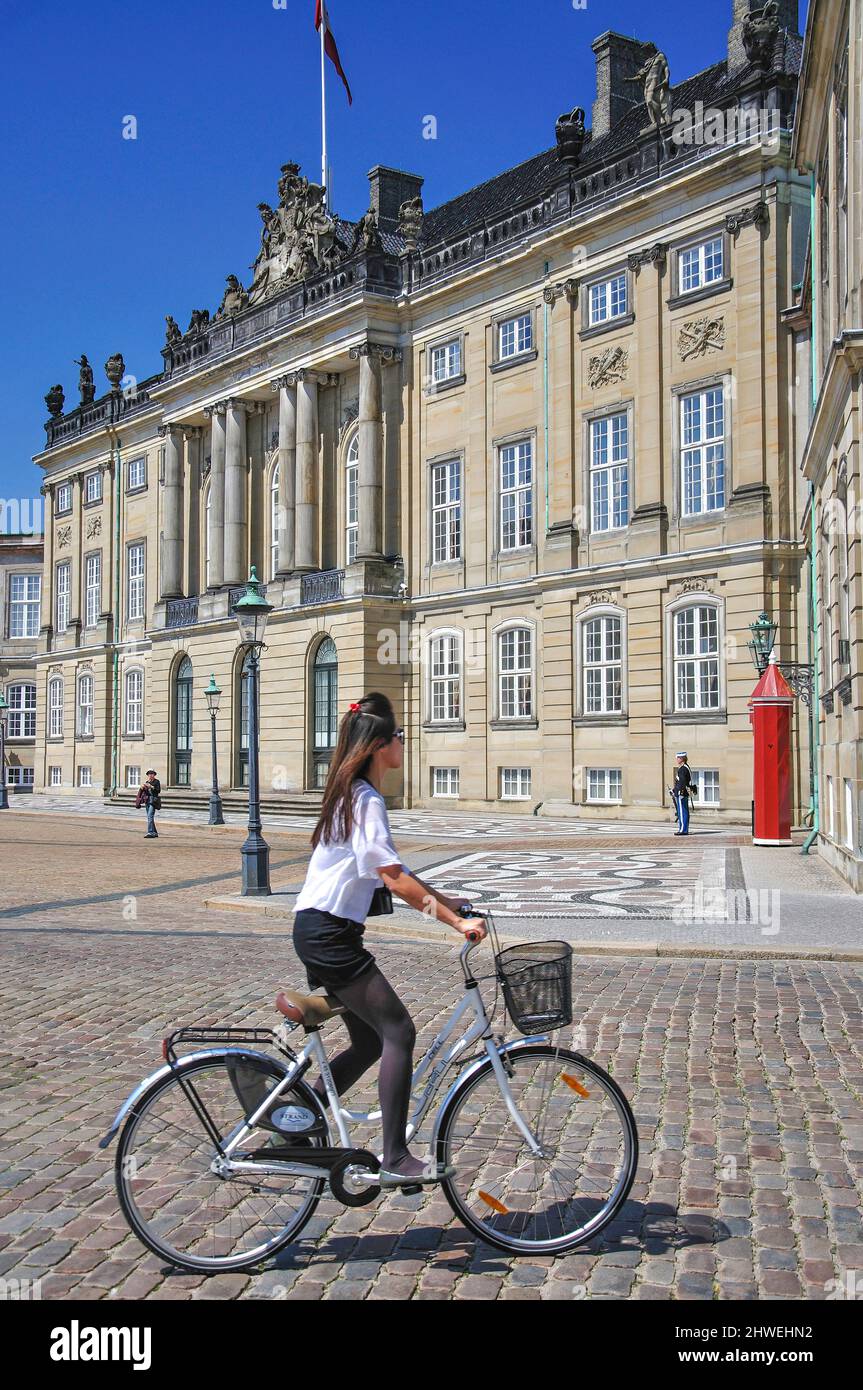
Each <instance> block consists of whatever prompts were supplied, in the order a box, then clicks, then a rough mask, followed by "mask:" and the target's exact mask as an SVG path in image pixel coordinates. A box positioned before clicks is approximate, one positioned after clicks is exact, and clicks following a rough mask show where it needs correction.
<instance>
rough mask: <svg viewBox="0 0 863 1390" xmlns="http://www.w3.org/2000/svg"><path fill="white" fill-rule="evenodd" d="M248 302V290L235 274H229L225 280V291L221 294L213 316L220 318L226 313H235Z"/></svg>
mask: <svg viewBox="0 0 863 1390" xmlns="http://www.w3.org/2000/svg"><path fill="white" fill-rule="evenodd" d="M248 302H249V295H248V292H247V291H246V290H245V289H244V288H243V286H242V285H241V284H240V282H239V280H238V279H237V277H236V275H229V276H228V277H227V280H226V289H225V293H224V294H223V295H222V302H221V304H220V305H219V307H218V309H217V310H216V313H215V315H214V317H215V318H217V319H221V318H225V317H226V316H227V315H228V314H237V313H239V311H240V310H241V309H245V307H246V305H247V304H248Z"/></svg>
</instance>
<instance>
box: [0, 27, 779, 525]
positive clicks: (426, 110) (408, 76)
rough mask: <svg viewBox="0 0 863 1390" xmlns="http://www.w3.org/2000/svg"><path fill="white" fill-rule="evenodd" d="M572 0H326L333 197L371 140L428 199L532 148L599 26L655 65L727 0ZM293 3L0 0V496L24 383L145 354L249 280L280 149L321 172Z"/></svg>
mask: <svg viewBox="0 0 863 1390" xmlns="http://www.w3.org/2000/svg"><path fill="white" fill-rule="evenodd" d="M576 3H578V4H579V7H578V8H576V4H574V3H573V0H436V3H435V0H426V2H425V3H416V0H329V11H330V19H331V23H332V26H333V30H334V32H335V35H336V38H337V40H338V43H339V47H340V49H341V54H342V61H343V63H344V66H345V69H346V71H347V74H348V78H349V80H350V82H351V86H352V89H353V94H354V104H353V107H352V108H349V107H348V104H347V98H346V97H345V94H344V91H343V89H342V87H341V84H340V83H339V81H338V78H337V77H336V75H335V73H334V71H333V69H332V68H331V67H330V66H329V64H328V102H329V115H330V119H329V146H330V148H329V155H330V163H331V165H332V171H333V175H332V195H333V196H332V201H333V206H334V209H335V211H337V212H339V213H340V214H341V215H342V216H343V217H346V218H351V219H354V218H357V217H358V216H360V215H361V214H362V212H363V211H364V210H365V208H366V207H367V206H368V182H367V179H366V174H367V172H368V170H369V169H370V168H371V167H372V166H373V165H374V164H376V163H383V164H390V165H394V166H396V167H397V168H403V169H408V170H411V171H412V172H415V173H418V174H421V175H423V177H424V178H425V187H424V190H423V193H424V198H425V203H426V206H427V207H432V206H434V205H435V204H437V203H440V202H442V201H444V200H445V199H447V198H449V197H453V196H455V195H456V194H457V193H460V192H462V191H464V190H465V189H466V188H469V187H470V186H471V185H473V184H475V183H479V182H481V181H482V180H483V179H486V178H489V177H490V176H491V175H493V174H495V173H497V172H499V171H500V170H502V169H506V168H508V167H509V166H511V165H513V164H517V163H518V162H519V161H520V160H522V159H526V158H528V157H529V156H530V155H532V154H535V153H536V152H537V151H539V150H542V149H546V148H548V146H549V145H551V144H553V143H554V122H555V119H556V117H557V116H558V115H559V113H560V112H561V111H563V110H565V109H571V108H572V107H573V106H575V105H581V106H584V107H585V109H586V110H587V113H588V120H589V116H590V106H591V102H592V100H593V96H594V58H593V54H592V52H591V48H590V44H591V40H592V39H593V38H595V37H596V35H597V34H600V33H602V32H603V31H604V30H606V29H616V30H618V31H620V32H622V33H626V34H634V35H636V36H637V37H639V38H642V39H653V40H654V42H656V43H657V44H658V45H659V46H660V47H661V48H663V49H664V51H665V52H666V54H667V55H668V59H669V63H670V66H671V76H672V81H673V82H676V81H679V80H681V79H682V78H683V77H686V76H689V75H690V74H691V73H693V72H697V71H699V70H700V69H701V68H704V67H707V66H708V65H709V64H710V63H713V62H716V61H717V60H718V59H720V58H721V57H722V56H724V52H725V43H726V34H727V30H728V28H729V25H730V22H731V7H732V4H731V0H701V2H700V3H699V4H698V5H697V6H693V4H692V0H664V3H663V4H661V5H649V4H645V3H644V0H640V3H639V0H587V3H586V5H585V6H584V7H582V6H581V4H580V3H579V0H576ZM282 4H284V7H283V8H282V7H281V5H282ZM276 5H279V6H280V7H279V8H276ZM803 10H804V5H803V4H802V3H801V11H803ZM694 14H697V22H693V17H694ZM313 15H314V0H275V4H274V0H139V3H134V0H124V3H120V2H119V0H78V3H75V4H69V0H40V3H38V4H35V3H33V0H4V4H3V39H4V45H3V46H4V57H5V62H4V65H3V66H4V72H3V82H2V85H0V129H2V130H3V132H4V134H3V140H2V142H0V179H2V184H0V186H2V189H3V194H4V204H5V208H4V215H3V217H2V218H0V264H2V267H3V269H2V276H0V313H2V324H3V333H2V337H0V359H2V361H0V369H2V370H0V383H2V387H0V407H2V418H3V426H4V428H3V433H2V443H0V498H4V497H6V498H9V497H29V496H32V495H33V494H34V490H36V489H38V486H39V482H40V481H41V476H42V474H41V470H37V469H36V468H35V467H34V466H33V465H32V463H31V462H30V458H31V455H32V454H34V453H36V452H37V451H38V450H39V449H41V448H42V446H43V443H44V438H45V434H44V429H43V424H44V421H45V419H46V417H47V409H46V407H45V405H44V402H43V397H44V394H45V392H46V391H47V390H48V388H49V387H50V386H51V385H52V384H53V383H54V382H58V381H59V382H61V383H62V384H63V386H64V387H65V389H66V398H67V404H74V403H76V402H77V399H78V395H77V389H76V384H77V379H78V369H77V367H75V366H74V365H73V359H74V358H76V357H79V356H80V354H81V352H85V353H86V354H87V356H88V357H89V358H90V360H91V362H92V363H93V364H94V368H95V371H96V382H97V393H98V394H101V393H102V391H103V390H105V389H107V382H106V381H105V378H104V373H103V369H102V364H103V363H104V361H105V359H106V358H107V357H108V356H109V355H110V354H111V353H113V352H116V351H120V352H122V353H123V355H124V357H125V361H126V368H127V371H128V372H131V373H132V374H134V375H135V376H137V377H138V378H144V377H146V376H149V375H151V374H152V373H153V372H155V371H157V370H158V369H159V367H160V365H161V358H160V356H159V348H160V347H161V345H162V343H163V341H164V316H165V314H168V313H171V314H173V315H174V317H175V318H176V319H177V320H178V322H179V323H180V325H181V326H182V327H183V328H185V327H186V325H187V323H188V320H189V314H190V311H191V309H192V308H195V307H207V308H209V309H210V311H211V312H212V311H213V310H214V309H215V308H216V306H217V304H218V302H219V299H220V298H221V293H222V289H223V287H224V280H225V276H226V275H227V274H228V273H229V272H233V273H235V274H237V275H239V276H240V278H241V279H243V280H244V281H245V282H246V283H248V278H249V277H248V266H249V263H250V262H251V261H252V260H253V259H254V256H255V253H256V251H257V247H258V240H259V229H260V223H259V218H258V214H257V212H256V205H257V204H258V203H259V202H260V201H262V200H263V201H267V202H274V201H275V194H276V181H277V178H278V172H279V166H280V165H281V164H282V163H284V162H285V161H286V160H289V159H294V160H296V161H297V162H298V163H300V164H301V166H302V168H303V171H304V172H305V173H306V174H307V175H308V176H309V177H311V178H313V179H317V178H318V176H319V170H320V68H319V48H318V39H317V36H316V34H315V31H314V27H313ZM130 115H131V116H135V117H136V119H137V139H135V140H128V139H123V138H122V130H123V121H124V118H125V117H127V116H130ZM428 115H434V116H435V117H436V118H437V123H438V126H437V139H436V140H428V139H424V138H423V118H424V117H426V116H428Z"/></svg>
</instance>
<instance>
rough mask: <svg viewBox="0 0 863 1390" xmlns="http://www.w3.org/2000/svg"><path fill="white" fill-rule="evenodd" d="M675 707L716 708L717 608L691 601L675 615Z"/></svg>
mask: <svg viewBox="0 0 863 1390" xmlns="http://www.w3.org/2000/svg"><path fill="white" fill-rule="evenodd" d="M674 708H675V709H676V710H686V709H719V611H718V609H717V607H716V605H715V604H713V603H693V604H688V605H687V606H686V607H685V608H679V609H678V610H677V612H676V613H675V614H674Z"/></svg>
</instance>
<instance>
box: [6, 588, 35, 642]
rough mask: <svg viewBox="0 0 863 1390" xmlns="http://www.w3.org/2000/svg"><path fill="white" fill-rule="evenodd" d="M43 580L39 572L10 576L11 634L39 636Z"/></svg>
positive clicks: (15, 635)
mask: <svg viewBox="0 0 863 1390" xmlns="http://www.w3.org/2000/svg"><path fill="white" fill-rule="evenodd" d="M41 596H42V580H41V576H40V575H38V574H10V576H9V636H10V637H38V636H39V600H40V598H41Z"/></svg>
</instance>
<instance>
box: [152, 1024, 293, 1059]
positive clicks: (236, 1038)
mask: <svg viewBox="0 0 863 1390" xmlns="http://www.w3.org/2000/svg"><path fill="white" fill-rule="evenodd" d="M280 1026H281V1025H280ZM277 1031H278V1030H276V1029H273V1028H177V1029H175V1031H174V1032H173V1033H170V1034H169V1035H168V1037H166V1038H163V1039H162V1056H163V1057H164V1059H165V1061H166V1062H167V1063H168V1064H169V1065H170V1066H172V1067H173V1066H174V1064H175V1062H177V1061H178V1060H179V1059H178V1057H177V1051H176V1049H177V1047H178V1046H179V1045H180V1044H182V1043H186V1044H191V1043H206V1044H207V1045H208V1046H212V1045H213V1044H214V1043H227V1044H228V1045H229V1046H230V1047H241V1046H244V1045H245V1046H248V1045H249V1044H253V1045H255V1046H257V1047H260V1046H266V1047H277V1048H278V1049H279V1051H280V1052H285V1053H286V1054H287V1055H288V1056H289V1057H291V1058H294V1057H295V1055H296V1054H295V1053H294V1052H292V1050H291V1048H290V1047H288V1044H287V1043H286V1042H285V1041H284V1037H281V1038H279V1036H278V1035H277ZM285 1031H287V1030H285Z"/></svg>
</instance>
